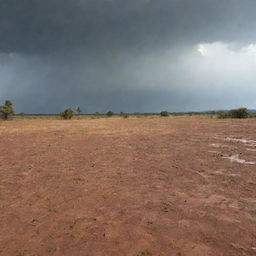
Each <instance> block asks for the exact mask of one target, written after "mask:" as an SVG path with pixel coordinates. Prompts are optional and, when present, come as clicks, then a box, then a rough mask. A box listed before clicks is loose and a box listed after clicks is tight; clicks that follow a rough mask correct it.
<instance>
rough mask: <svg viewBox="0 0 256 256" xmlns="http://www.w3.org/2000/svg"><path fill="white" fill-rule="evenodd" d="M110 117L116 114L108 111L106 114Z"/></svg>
mask: <svg viewBox="0 0 256 256" xmlns="http://www.w3.org/2000/svg"><path fill="white" fill-rule="evenodd" d="M106 115H107V116H108V117H111V116H113V115H114V112H113V111H108V112H107V114H106Z"/></svg>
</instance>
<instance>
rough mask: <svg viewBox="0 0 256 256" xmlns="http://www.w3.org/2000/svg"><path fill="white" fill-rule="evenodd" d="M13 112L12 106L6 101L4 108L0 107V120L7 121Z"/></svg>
mask: <svg viewBox="0 0 256 256" xmlns="http://www.w3.org/2000/svg"><path fill="white" fill-rule="evenodd" d="M14 114H15V111H14V108H13V104H12V102H11V101H10V100H6V101H5V104H4V106H0V115H1V118H2V119H4V120H7V119H8V118H9V117H10V116H11V115H14Z"/></svg>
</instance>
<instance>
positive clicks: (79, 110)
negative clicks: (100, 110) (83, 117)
mask: <svg viewBox="0 0 256 256" xmlns="http://www.w3.org/2000/svg"><path fill="white" fill-rule="evenodd" d="M76 112H77V114H78V115H80V114H81V113H82V112H83V111H82V109H81V108H80V107H78V108H77V110H76Z"/></svg>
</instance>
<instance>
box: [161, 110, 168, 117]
mask: <svg viewBox="0 0 256 256" xmlns="http://www.w3.org/2000/svg"><path fill="white" fill-rule="evenodd" d="M160 116H165V117H166V116H169V113H168V112H167V111H161V112H160Z"/></svg>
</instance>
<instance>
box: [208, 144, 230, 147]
mask: <svg viewBox="0 0 256 256" xmlns="http://www.w3.org/2000/svg"><path fill="white" fill-rule="evenodd" d="M211 147H214V148H224V147H225V148H227V147H229V146H228V145H223V144H218V143H212V144H211Z"/></svg>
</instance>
